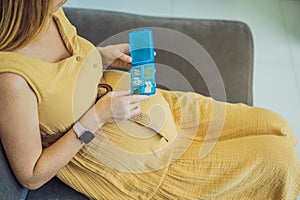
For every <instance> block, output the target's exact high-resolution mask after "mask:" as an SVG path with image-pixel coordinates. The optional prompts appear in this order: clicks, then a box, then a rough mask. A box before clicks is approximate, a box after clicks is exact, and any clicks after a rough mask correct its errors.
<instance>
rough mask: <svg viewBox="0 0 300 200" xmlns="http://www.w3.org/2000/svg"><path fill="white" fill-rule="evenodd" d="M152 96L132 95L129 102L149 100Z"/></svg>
mask: <svg viewBox="0 0 300 200" xmlns="http://www.w3.org/2000/svg"><path fill="white" fill-rule="evenodd" d="M149 99H150V97H149V96H147V95H132V96H130V98H129V103H133V104H134V103H137V102H140V101H147V100H149Z"/></svg>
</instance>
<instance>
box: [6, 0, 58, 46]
mask: <svg viewBox="0 0 300 200" xmlns="http://www.w3.org/2000/svg"><path fill="white" fill-rule="evenodd" d="M51 13H52V0H0V17H1V18H0V51H12V50H17V49H20V48H22V47H24V46H26V45H27V44H28V43H29V42H31V41H32V40H33V39H35V38H37V37H38V36H39V35H40V34H41V33H42V32H43V30H44V29H45V27H46V25H47V23H48V21H49V20H47V19H49V18H50V17H49V16H50V15H51Z"/></svg>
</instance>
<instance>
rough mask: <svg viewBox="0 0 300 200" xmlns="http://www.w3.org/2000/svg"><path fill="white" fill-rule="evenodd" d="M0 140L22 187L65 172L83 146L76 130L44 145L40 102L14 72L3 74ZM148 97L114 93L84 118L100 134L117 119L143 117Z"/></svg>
mask: <svg viewBox="0 0 300 200" xmlns="http://www.w3.org/2000/svg"><path fill="white" fill-rule="evenodd" d="M0 93H1V95H0V110H1V116H0V137H1V142H2V144H3V147H4V149H5V152H6V155H7V157H8V160H9V163H10V166H11V168H12V170H13V172H14V174H15V176H16V178H17V179H18V180H19V182H20V184H21V185H23V186H24V187H25V188H28V189H37V188H39V187H40V186H42V185H43V184H45V183H46V182H47V181H48V180H50V179H51V178H52V177H53V176H55V175H56V174H57V173H58V171H59V170H60V169H62V168H63V167H64V166H65V165H67V164H68V162H69V161H70V160H71V159H72V158H73V156H74V155H75V154H76V153H77V152H78V151H79V149H80V148H81V147H82V143H81V141H80V140H79V139H78V138H77V136H76V134H75V133H74V131H73V129H70V130H69V131H68V132H67V133H66V134H65V135H64V136H62V137H61V138H60V139H59V140H58V141H56V142H55V143H53V144H52V145H51V146H49V147H47V148H45V149H43V148H42V144H41V137H40V129H39V116H38V105H37V99H36V96H35V94H34V92H33V91H32V90H31V88H30V86H29V85H28V84H27V82H26V81H25V80H24V79H23V78H22V77H20V76H19V75H16V74H13V73H2V74H0ZM147 99H149V97H148V96H143V95H133V96H131V95H130V92H129V91H118V92H110V93H108V94H107V95H105V96H104V97H102V98H101V99H100V100H99V101H98V102H97V103H96V104H95V105H94V106H92V107H91V108H90V109H89V110H88V111H87V112H86V113H85V114H84V115H83V117H82V118H81V119H80V122H81V124H82V125H83V126H84V127H85V128H87V129H89V130H91V131H96V130H97V129H98V128H100V127H101V126H102V125H103V124H104V123H106V122H109V121H113V120H115V119H118V120H124V119H129V118H131V117H132V116H134V115H137V114H139V113H140V112H141V111H140V101H143V100H147Z"/></svg>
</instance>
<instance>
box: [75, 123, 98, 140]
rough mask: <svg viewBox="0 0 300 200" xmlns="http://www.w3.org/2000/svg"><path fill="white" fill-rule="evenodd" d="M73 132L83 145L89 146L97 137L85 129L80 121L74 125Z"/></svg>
mask: <svg viewBox="0 0 300 200" xmlns="http://www.w3.org/2000/svg"><path fill="white" fill-rule="evenodd" d="M73 130H74V132H75V134H76V135H77V137H78V138H79V139H80V140H81V142H82V143H83V144H88V143H89V142H90V141H91V140H92V139H94V137H95V134H94V133H92V132H91V131H89V130H88V129H86V128H84V127H83V126H82V125H81V124H80V122H79V121H78V122H76V123H75V124H74V126H73Z"/></svg>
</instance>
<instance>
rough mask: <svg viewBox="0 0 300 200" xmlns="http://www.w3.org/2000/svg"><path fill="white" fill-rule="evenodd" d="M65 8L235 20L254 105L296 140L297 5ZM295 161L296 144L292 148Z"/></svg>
mask: <svg viewBox="0 0 300 200" xmlns="http://www.w3.org/2000/svg"><path fill="white" fill-rule="evenodd" d="M65 6H66V7H80V8H91V9H103V10H112V11H121V12H128V13H134V14H144V15H155V16H164V17H186V18H206V19H207V18H208V19H228V20H239V21H243V22H245V23H247V24H248V25H249V26H250V28H251V30H252V32H253V37H254V46H255V66H254V105H255V106H259V107H264V108H268V109H271V110H273V111H275V112H278V113H279V114H281V115H282V116H284V117H285V118H286V119H287V120H288V121H289V123H290V124H291V126H292V128H293V129H294V131H295V133H296V135H297V138H298V140H299V141H300V123H299V120H300V56H298V55H300V26H299V23H298V22H299V20H300V1H299V0H289V1H287V0H226V1H224V0H210V1H208V0H185V1H182V0H151V1H150V0H148V1H141V0H127V1H121V0H110V1H107V0H106V1H104V0H85V1H82V0H68V2H67V3H66V4H65ZM297 153H298V157H299V159H300V145H299V144H298V146H297Z"/></svg>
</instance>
